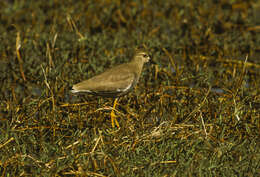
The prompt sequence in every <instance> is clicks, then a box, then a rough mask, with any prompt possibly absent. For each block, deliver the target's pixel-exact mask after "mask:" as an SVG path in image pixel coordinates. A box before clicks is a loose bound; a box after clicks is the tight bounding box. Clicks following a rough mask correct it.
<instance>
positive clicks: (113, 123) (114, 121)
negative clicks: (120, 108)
mask: <svg viewBox="0 0 260 177" xmlns="http://www.w3.org/2000/svg"><path fill="white" fill-rule="evenodd" d="M117 100H118V98H116V99H115V101H114V105H113V109H112V111H111V114H110V116H111V124H112V127H113V128H114V127H115V123H116V126H117V127H118V128H119V127H120V126H119V123H118V122H117V120H116V114H115V110H116V105H117Z"/></svg>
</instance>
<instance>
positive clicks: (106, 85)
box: [71, 50, 150, 128]
mask: <svg viewBox="0 0 260 177" xmlns="http://www.w3.org/2000/svg"><path fill="white" fill-rule="evenodd" d="M149 60H150V56H149V55H148V54H147V52H146V51H144V50H137V51H136V52H135V55H134V57H133V58H132V59H131V60H130V62H128V63H123V64H120V65H117V66H115V67H112V68H110V69H108V70H106V71H105V72H103V73H101V74H98V75H96V76H94V77H91V78H89V79H87V80H85V81H82V82H79V83H77V84H75V85H73V86H72V90H71V92H72V93H88V94H92V95H96V96H101V97H112V98H115V100H114V105H113V109H112V111H111V113H110V116H111V125H112V127H113V128H114V127H115V124H116V126H117V127H120V126H119V123H118V121H117V119H116V115H115V113H114V110H115V108H116V105H117V101H118V98H119V97H121V96H123V95H126V94H127V93H129V92H130V91H131V90H132V89H133V88H134V87H135V86H136V84H137V83H138V81H139V78H140V75H141V73H142V68H143V65H144V64H145V63H147V62H149Z"/></svg>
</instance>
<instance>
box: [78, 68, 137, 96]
mask: <svg viewBox="0 0 260 177" xmlns="http://www.w3.org/2000/svg"><path fill="white" fill-rule="evenodd" d="M135 79H136V74H135V72H134V71H132V69H131V68H129V67H126V65H119V66H118V67H115V68H112V69H110V70H107V71H105V72H104V73H101V74H99V75H97V76H94V77H92V78H90V79H88V80H86V81H83V82H80V83H78V84H76V85H74V87H73V89H74V90H79V92H80V91H85V92H95V93H98V92H104V93H106V92H107V93H117V92H124V91H127V90H128V89H130V88H132V86H133V84H134V83H135V82H136V81H135Z"/></svg>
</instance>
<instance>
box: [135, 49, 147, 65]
mask: <svg viewBox="0 0 260 177" xmlns="http://www.w3.org/2000/svg"><path fill="white" fill-rule="evenodd" d="M134 60H139V62H140V60H141V61H142V63H146V62H149V60H150V56H149V55H148V54H147V52H145V51H137V52H136V54H135V56H134Z"/></svg>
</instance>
